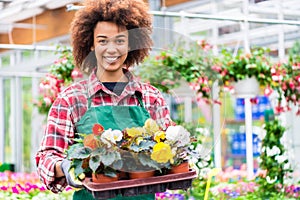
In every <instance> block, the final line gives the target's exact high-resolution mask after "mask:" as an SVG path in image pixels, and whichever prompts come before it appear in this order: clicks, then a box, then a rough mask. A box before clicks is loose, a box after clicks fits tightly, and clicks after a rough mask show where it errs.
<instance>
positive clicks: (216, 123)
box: [212, 81, 222, 168]
mask: <svg viewBox="0 0 300 200" xmlns="http://www.w3.org/2000/svg"><path fill="white" fill-rule="evenodd" d="M219 90H220V88H219V85H218V82H217V81H215V82H214V83H213V87H212V99H213V100H218V99H219ZM212 107H213V108H212V109H213V132H214V163H215V167H216V168H221V167H222V146H221V124H220V121H221V117H220V107H221V106H220V105H219V104H216V103H213V105H212Z"/></svg>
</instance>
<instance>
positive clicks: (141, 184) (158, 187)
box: [83, 170, 197, 199]
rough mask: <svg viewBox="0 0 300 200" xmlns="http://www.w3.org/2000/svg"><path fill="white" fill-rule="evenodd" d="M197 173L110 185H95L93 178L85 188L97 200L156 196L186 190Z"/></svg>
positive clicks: (155, 177)
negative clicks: (168, 191) (146, 195)
mask: <svg viewBox="0 0 300 200" xmlns="http://www.w3.org/2000/svg"><path fill="white" fill-rule="evenodd" d="M196 176H197V174H196V171H194V170H190V171H189V172H185V173H178V174H167V175H161V176H153V177H149V178H141V179H130V180H119V181H114V182H110V183H94V182H92V180H91V178H87V179H85V181H84V182H83V185H84V187H85V188H86V189H87V190H88V191H89V192H91V193H92V195H93V197H94V198H95V199H107V198H114V197H116V196H117V195H122V196H137V195H142V194H154V193H158V192H165V191H166V190H167V189H168V190H178V189H183V190H186V189H188V188H189V187H191V185H192V181H193V179H194V178H196Z"/></svg>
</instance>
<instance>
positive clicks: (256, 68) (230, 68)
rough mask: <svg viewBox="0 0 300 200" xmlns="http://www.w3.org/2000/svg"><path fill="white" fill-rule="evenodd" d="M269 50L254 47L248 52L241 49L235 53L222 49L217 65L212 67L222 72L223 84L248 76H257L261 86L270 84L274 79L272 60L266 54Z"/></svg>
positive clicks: (227, 84)
mask: <svg viewBox="0 0 300 200" xmlns="http://www.w3.org/2000/svg"><path fill="white" fill-rule="evenodd" d="M268 51H269V50H268V49H264V48H253V49H251V52H249V53H246V52H244V51H242V50H241V49H240V50H238V52H237V54H236V55H234V54H233V52H231V51H228V50H227V49H222V51H221V56H220V57H216V63H215V66H213V67H212V68H213V70H215V71H216V72H217V73H219V74H220V80H221V84H224V85H225V86H229V85H230V84H231V83H233V82H237V81H239V80H243V79H245V78H247V77H255V78H256V79H257V80H258V82H259V84H260V85H261V86H268V85H270V84H271V81H272V79H271V71H270V60H269V58H268V57H267V55H266V53H267V52H268ZM218 65H219V66H218Z"/></svg>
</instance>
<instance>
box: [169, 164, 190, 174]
mask: <svg viewBox="0 0 300 200" xmlns="http://www.w3.org/2000/svg"><path fill="white" fill-rule="evenodd" d="M189 170H190V167H189V162H183V163H180V164H179V165H176V166H172V168H171V169H170V171H169V173H170V174H178V173H185V172H189Z"/></svg>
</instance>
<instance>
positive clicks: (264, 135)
mask: <svg viewBox="0 0 300 200" xmlns="http://www.w3.org/2000/svg"><path fill="white" fill-rule="evenodd" d="M266 135H267V131H266V130H264V129H263V130H261V131H260V132H259V134H258V135H257V136H258V138H259V139H260V140H263V139H264V138H265V137H266Z"/></svg>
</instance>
